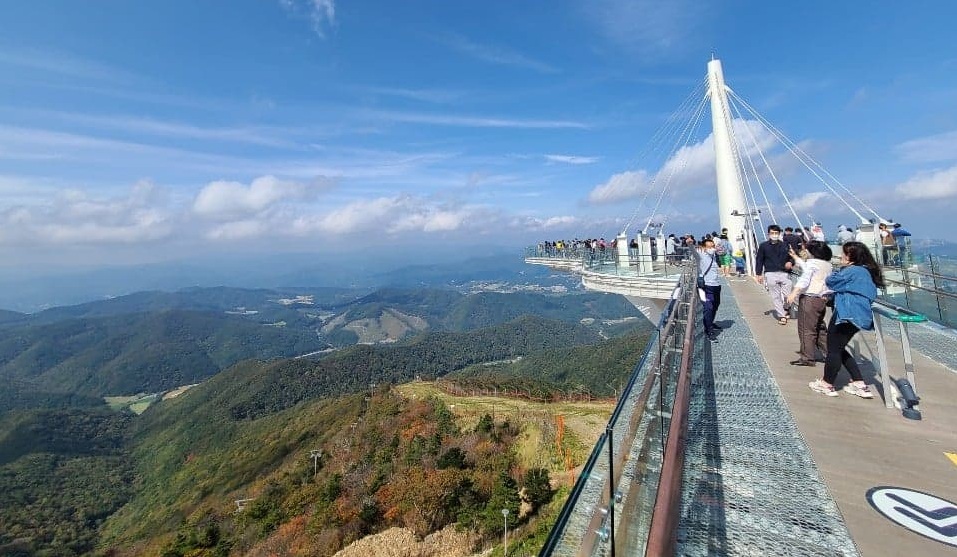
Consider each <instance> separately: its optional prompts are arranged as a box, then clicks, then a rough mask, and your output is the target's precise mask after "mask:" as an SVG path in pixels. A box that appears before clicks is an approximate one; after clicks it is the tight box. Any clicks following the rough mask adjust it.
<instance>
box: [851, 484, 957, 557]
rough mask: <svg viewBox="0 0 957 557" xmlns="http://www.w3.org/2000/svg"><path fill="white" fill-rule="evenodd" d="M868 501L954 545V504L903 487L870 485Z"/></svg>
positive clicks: (901, 521) (886, 513) (913, 527)
mask: <svg viewBox="0 0 957 557" xmlns="http://www.w3.org/2000/svg"><path fill="white" fill-rule="evenodd" d="M867 500H868V502H869V503H870V504H871V506H873V507H874V508H875V509H877V512H879V513H881V514H882V515H884V516H886V517H887V518H889V519H891V520H893V521H894V522H896V523H897V524H900V525H901V526H903V527H904V528H907V529H908V530H911V531H913V532H917V533H918V534H920V535H921V536H924V537H926V538H930V539H932V540H934V541H938V542H940V543H944V544H947V545H950V546H953V547H957V504H954V503H951V502H950V501H948V500H946V499H941V498H940V497H935V496H934V495H931V494H929V493H923V492H921V491H914V490H913V489H905V488H903V487H888V486H881V487H872V488H871V489H869V490H868V491H867Z"/></svg>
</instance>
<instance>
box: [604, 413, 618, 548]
mask: <svg viewBox="0 0 957 557" xmlns="http://www.w3.org/2000/svg"><path fill="white" fill-rule="evenodd" d="M605 434H606V435H607V436H608V534H609V538H608V540H609V543H610V544H611V557H615V489H616V488H617V487H618V486H616V485H615V482H614V478H615V430H614V429H612V427H611V424H608V425H606V426H605Z"/></svg>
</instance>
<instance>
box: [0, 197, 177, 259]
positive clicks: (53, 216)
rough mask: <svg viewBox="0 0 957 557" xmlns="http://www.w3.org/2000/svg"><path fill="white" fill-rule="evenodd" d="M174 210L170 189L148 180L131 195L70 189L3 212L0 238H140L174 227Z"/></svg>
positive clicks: (42, 241) (36, 241) (25, 241)
mask: <svg viewBox="0 0 957 557" xmlns="http://www.w3.org/2000/svg"><path fill="white" fill-rule="evenodd" d="M174 221H175V217H174V213H173V211H172V210H171V209H170V207H169V199H168V197H167V196H166V195H165V192H163V191H161V190H159V188H157V187H156V186H154V185H153V184H152V183H150V182H148V181H141V182H138V183H137V184H135V185H134V186H133V187H132V188H131V189H130V191H129V193H128V194H126V195H121V196H115V197H94V196H91V195H90V194H88V193H86V192H83V191H80V190H65V191H61V192H59V193H58V194H56V195H55V196H54V197H53V198H52V199H49V198H48V200H45V201H44V200H40V201H37V202H35V203H32V204H30V205H19V206H15V207H10V208H8V209H6V210H5V211H2V212H0V227H2V230H3V231H4V232H3V233H2V235H0V243H2V244H8V245H20V246H29V245H49V244H55V245H64V244H67V245H69V244H73V245H76V244H136V243H143V242H150V241H154V240H159V239H163V238H166V237H168V236H170V235H171V234H172V233H173V231H174Z"/></svg>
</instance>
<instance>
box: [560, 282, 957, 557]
mask: <svg viewBox="0 0 957 557" xmlns="http://www.w3.org/2000/svg"><path fill="white" fill-rule="evenodd" d="M693 277H694V274H693V271H691V270H688V271H687V272H685V273H684V274H682V275H681V276H680V277H679V279H678V283H677V286H676V289H675V291H674V293H673V296H672V297H671V298H670V300H669V302H668V304H667V306H666V308H665V310H664V312H663V313H662V315H661V318H660V320H659V322H658V327H657V330H656V333H655V335H654V336H653V337H652V339H651V341H650V342H649V345H648V350H647V352H646V354H645V355H644V357H643V358H642V360H641V361H640V362H639V363H638V365H637V366H636V367H635V370H634V372H633V374H632V376H631V378H630V380H629V382H628V384H627V386H626V387H625V389H624V390H623V393H622V396H621V398H620V399H619V403H618V406H617V407H616V409H615V411H614V413H613V415H612V418H611V419H610V420H609V423H608V427H607V428H606V432H605V434H604V435H602V437H601V438H600V439H599V441H598V443H597V444H596V446H595V448H594V451H593V452H592V454H591V456H590V458H589V460H588V461H587V463H586V465H585V467H584V469H583V471H582V474H581V476H580V477H579V479H578V481H577V483H576V485H575V487H574V488H573V491H572V493H571V496H570V498H569V500H568V501H567V503H566V505H565V508H564V509H563V511H562V513H561V515H560V516H559V519H558V521H557V524H556V526H555V528H554V530H553V532H552V535H551V537H550V538H549V540H548V542H547V543H546V545H545V547H544V548H543V549H542V552H541V555H542V556H585V555H588V556H599V555H622V556H624V555H628V556H632V555H702V556H704V555H762V556H763V555H795V556H797V555H821V556H825V555H827V556H837V555H843V556H855V555H864V556H880V555H915V556H919V555H927V556H938V555H949V554H954V555H957V532H953V533H951V530H957V528H955V527H954V526H955V525H957V518H954V517H953V516H949V515H946V516H942V517H941V520H940V521H938V523H933V524H936V525H938V526H940V529H941V530H942V531H943V532H944V534H942V536H944V537H946V536H945V534H946V535H949V536H950V537H951V538H953V544H954V546H948V545H946V544H945V543H943V542H940V541H934V540H931V539H929V538H927V537H924V536H923V535H921V534H919V533H918V532H915V531H912V530H908V529H906V528H904V527H903V526H900V525H898V524H895V523H894V522H892V521H891V520H889V519H888V518H886V517H885V516H884V515H882V514H881V513H879V512H878V511H876V510H875V509H874V508H872V506H871V504H870V503H869V502H868V499H867V494H868V491H869V490H872V489H873V488H877V487H881V486H894V487H902V488H906V489H910V490H914V491H918V492H922V493H927V494H931V495H934V496H936V497H938V498H940V499H944V500H947V501H957V463H954V462H951V460H950V459H949V458H948V457H947V454H946V453H947V452H957V371H955V370H957V334H955V333H954V331H953V330H948V329H943V328H939V327H933V326H928V327H924V326H918V325H913V324H912V325H911V326H910V328H909V330H910V336H911V338H912V339H913V342H912V343H911V344H912V346H914V347H915V348H916V350H915V351H914V354H913V366H914V369H915V370H916V372H915V375H916V384H917V389H918V393H919V395H920V397H921V401H920V408H921V409H922V411H923V416H924V419H923V420H921V421H912V420H906V419H904V418H903V417H902V416H901V413H900V412H899V411H898V410H897V409H896V408H894V407H893V406H892V407H891V408H889V409H888V408H886V407H885V405H884V404H882V403H881V400H882V399H885V400H890V398H892V397H893V394H892V393H893V388H892V387H890V382H888V383H887V384H884V383H882V378H881V374H880V373H878V370H877V369H876V365H874V364H872V362H876V361H877V360H878V358H877V342H876V341H877V339H876V336H875V333H869V334H862V339H861V340H862V343H861V350H860V361H861V363H862V367H863V368H864V370H865V377H866V379H867V381H868V383H870V384H871V385H872V386H873V387H875V391H876V392H877V393H878V395H879V396H878V397H877V398H876V399H875V400H863V399H859V398H857V397H854V396H851V395H847V394H846V393H842V396H840V397H838V398H828V397H823V396H821V395H819V394H817V393H814V392H813V391H811V390H809V389H808V388H807V383H808V382H809V381H811V380H813V379H815V378H817V377H819V376H820V373H821V371H822V367H817V368H795V367H792V366H790V365H788V363H787V362H788V361H790V360H792V359H794V357H795V356H794V350H795V349H796V348H797V346H798V341H797V333H796V331H795V325H793V324H792V325H788V326H785V327H781V326H779V325H777V324H776V322H775V320H773V319H772V318H771V317H769V316H768V315H766V313H767V310H768V309H769V308H770V301H769V299H768V297H767V294H766V292H765V291H764V290H763V289H762V288H761V287H759V286H758V285H756V284H755V283H754V282H753V281H749V280H747V281H734V282H727V283H725V285H724V288H723V292H722V303H721V307H720V308H719V310H718V316H717V322H718V323H719V324H721V325H722V326H723V327H724V329H723V330H722V331H721V333H720V335H719V340H718V342H717V343H714V344H712V343H711V342H709V341H708V340H707V339H706V338H705V337H704V335H703V333H702V327H701V321H700V303H699V302H698V299H697V296H696V295H694V294H695V292H696V289H695V288H693V284H694V278H693ZM879 318H880V319H883V321H884V327H883V328H884V329H885V330H891V329H894V328H896V325H897V324H896V323H894V322H893V321H891V320H889V319H888V318H886V317H885V318H881V317H879ZM883 340H884V342H885V346H886V348H887V355H888V360H889V364H890V371H891V372H890V379H891V380H892V381H893V380H896V379H899V378H902V377H904V376H905V374H904V370H905V365H904V357H903V353H902V348H901V345H900V344H899V343H898V342H897V341H896V340H895V339H894V338H891V337H889V336H886V337H885V338H884V339H883ZM921 350H927V351H930V352H932V354H930V356H931V357H933V358H936V360H935V359H932V358H931V357H928V356H927V355H924V354H923V353H922V352H921ZM840 381H841V379H839V383H838V385H837V386H838V387H840V386H842V383H840ZM954 458H957V457H954ZM942 508H943V507H942ZM932 510H934V511H940V512H942V513H946V511H945V510H941V509H937V508H935V509H932ZM954 512H955V516H957V509H955V511H954ZM935 516H936V515H935ZM613 548H614V549H613Z"/></svg>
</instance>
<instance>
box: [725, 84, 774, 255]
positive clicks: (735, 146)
mask: <svg viewBox="0 0 957 557" xmlns="http://www.w3.org/2000/svg"><path fill="white" fill-rule="evenodd" d="M725 98H726V99H727V101H728V103H727V105H724V104H722V107H721V111H722V114H723V115H724V118H725V120H726V121H727V123H728V130H729V133H730V135H731V139H732V141H731V150H732V151H733V152H734V154H735V157H736V158H737V160H738V162H739V164H737V165H735V171H736V172H737V174H738V180H739V182H740V179H741V177H742V176H743V177H744V180H745V183H747V185H748V192H749V193H750V195H751V204H752V205H753V206H754V211H753V212H754V213H755V215H757V217H758V222H759V223H760V224H761V234H763V235H764V237H765V239H767V236H768V233H767V230H766V229H765V227H764V220H763V219H762V218H761V211H760V210H758V203H757V200H756V199H755V197H754V190H753V189H752V187H751V180H750V178H749V177H748V173H747V169H746V168H745V166H744V159H743V158H742V156H741V150H742V148H743V146H742V145H741V142H740V141H738V138H737V135H736V134H735V133H734V115H733V114H732V113H731V112H732V111H733V110H734V108H735V107H733V106H731V99H729V98H727V97H725ZM738 116H739V119H740V120H741V122H742V123H743V124H744V125H745V126H747V125H748V123H747V122H746V121H745V120H744V119H743V118H740V113H738ZM744 151H745V154H747V155H748V161H750V163H751V169H752V171H753V172H754V178H755V180H756V181H757V182H758V184H761V181H760V180H761V179H760V177H759V176H758V173H757V169H755V168H754V161H752V160H751V154H750V153H748V151H747V149H746V148H745V149H744ZM761 193H762V195H763V196H764V202H765V204H766V205H767V207H768V212H769V213H770V215H771V219H772V220H774V208H773V207H772V206H771V203H770V201H769V200H768V196H767V194H766V193H765V192H764V186H763V185H761ZM747 204H748V199H747V196H745V205H747ZM747 212H748V213H751V212H752V211H751V208H750V207H749V208H748V209H747ZM745 218H748V219H750V218H751V215H747V216H746V217H745ZM749 224H752V223H749Z"/></svg>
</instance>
